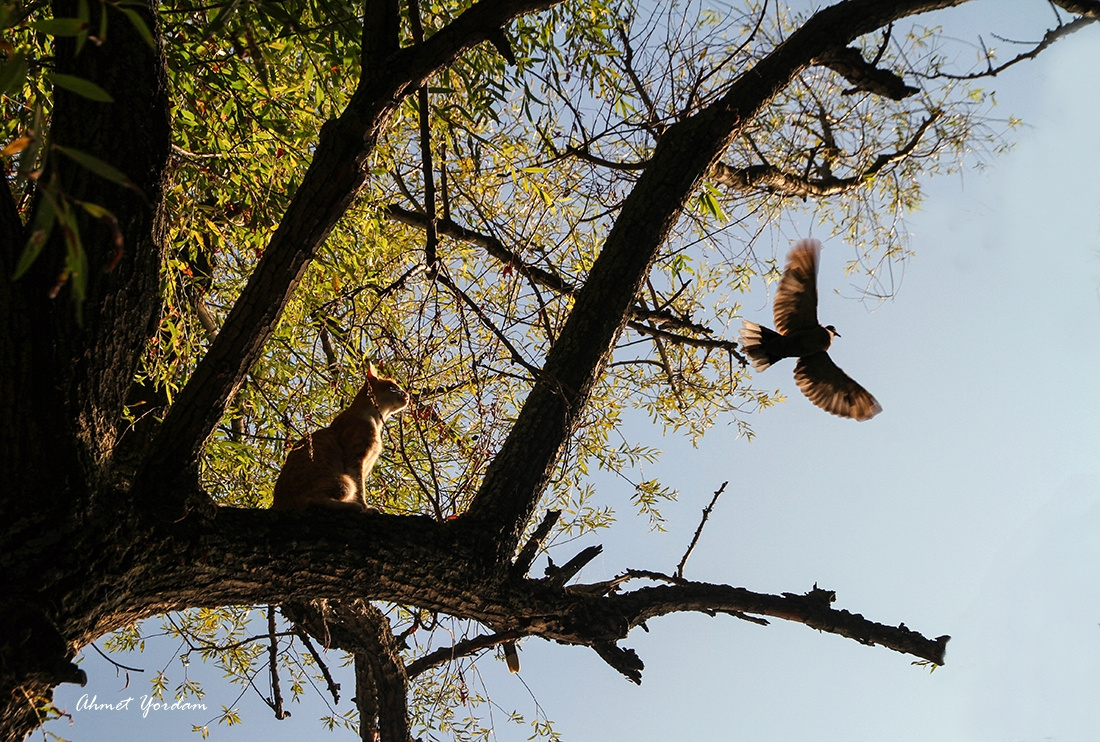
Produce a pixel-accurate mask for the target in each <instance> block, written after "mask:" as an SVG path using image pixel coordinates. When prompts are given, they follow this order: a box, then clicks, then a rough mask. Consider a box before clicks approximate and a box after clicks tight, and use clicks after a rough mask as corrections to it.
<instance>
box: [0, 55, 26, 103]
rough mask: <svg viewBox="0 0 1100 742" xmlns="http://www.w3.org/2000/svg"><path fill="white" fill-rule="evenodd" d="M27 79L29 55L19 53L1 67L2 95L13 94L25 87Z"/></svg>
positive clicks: (0, 88) (0, 91)
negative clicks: (24, 83)
mask: <svg viewBox="0 0 1100 742" xmlns="http://www.w3.org/2000/svg"><path fill="white" fill-rule="evenodd" d="M26 79H27V55H26V54H25V53H24V52H22V51H18V52H16V53H15V54H13V55H12V56H11V59H9V60H8V61H7V62H5V63H4V64H3V65H0V95H4V94H11V93H14V92H15V91H17V90H19V89H20V88H21V87H23V82H24V81H25V80H26Z"/></svg>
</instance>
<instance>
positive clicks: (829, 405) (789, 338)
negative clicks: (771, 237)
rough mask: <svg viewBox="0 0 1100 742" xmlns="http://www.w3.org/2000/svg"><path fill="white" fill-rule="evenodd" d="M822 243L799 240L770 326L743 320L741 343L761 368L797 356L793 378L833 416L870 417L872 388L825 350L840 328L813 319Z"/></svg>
mask: <svg viewBox="0 0 1100 742" xmlns="http://www.w3.org/2000/svg"><path fill="white" fill-rule="evenodd" d="M820 251H821V243H820V242H818V241H817V240H813V239H807V240H799V241H798V242H796V243H795V244H794V247H792V248H791V252H790V254H788V255H787V268H786V269H785V270H784V271H783V278H782V279H780V281H779V289H778V290H777V291H776V292H775V306H774V310H773V313H774V315H775V329H774V330H772V329H770V328H767V327H763V326H761V325H758V324H756V323H755V322H749V321H748V320H743V321H742V325H743V326H742V327H741V345H742V346H744V348H745V353H746V354H748V356H749V359H750V360H751V361H752V365H753V368H755V369H756V370H757V371H763V370H764V369H766V368H767V367H768V366H770V365H772V364H773V363H775V362H776V361H778V360H779V359H781V358H792V357H793V358H798V363H797V364H796V365H795V367H794V379H795V381H796V382H798V388H799V389H801V390H802V393H803V394H805V395H806V396H807V397H808V398H809V400H810V401H811V402H813V403H814V404H815V405H817V406H818V407H820V408H821V409H823V410H825V411H826V412H831V413H833V414H834V415H839V416H840V417H851V418H854V419H856V420H870V419H871V418H872V417H874V416H875V415H877V414H878V413H880V412H882V407H881V406H880V405H879V403H878V402H877V401H876V400H875V398H874V397H872V396H871V393H870V392H868V391H867V390H866V389H864V388H863V387H862V386H860V385H859V384H858V383H856V381H855V379H853V378H852V377H850V376H848V374H846V373H844V372H843V371H841V370H840V367H839V366H837V365H836V364H835V363H833V360H832V359H831V358H829V354H828V353H826V352H825V351H827V350H828V349H829V346H830V345H831V344H832V342H833V338H834V337H840V333H838V332H837V331H836V328H835V327H833V326H832V325H826V326H825V327H822V326H821V325H820V324H818V321H817V255H818V253H819V252H820Z"/></svg>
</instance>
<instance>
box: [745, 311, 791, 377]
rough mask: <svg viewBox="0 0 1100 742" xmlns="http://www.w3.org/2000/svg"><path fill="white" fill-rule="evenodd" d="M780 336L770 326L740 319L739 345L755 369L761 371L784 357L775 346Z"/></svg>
mask: <svg viewBox="0 0 1100 742" xmlns="http://www.w3.org/2000/svg"><path fill="white" fill-rule="evenodd" d="M782 337H783V336H782V335H780V334H779V333H778V332H776V331H775V330H773V329H771V328H770V327H764V326H763V325H758V324H756V323H755V322H749V321H748V320H747V319H746V320H741V345H742V347H744V349H745V355H747V356H748V357H749V360H750V361H752V367H753V368H755V369H756V370H757V371H763V370H764V369H766V368H767V367H768V366H771V365H772V364H773V363H775V362H776V361H778V360H779V359H780V358H785V356H784V355H783V354H782V353H780V352H779V351H778V348H777V346H778V342H777V341H778V340H779V339H780V338H782Z"/></svg>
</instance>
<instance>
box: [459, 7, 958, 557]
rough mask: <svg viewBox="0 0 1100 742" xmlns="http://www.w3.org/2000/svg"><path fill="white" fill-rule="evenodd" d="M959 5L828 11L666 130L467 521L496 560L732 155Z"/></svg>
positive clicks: (508, 549) (512, 543)
mask: <svg viewBox="0 0 1100 742" xmlns="http://www.w3.org/2000/svg"><path fill="white" fill-rule="evenodd" d="M962 1H963V0H893V1H891V2H883V1H881V0H848V1H847V2H841V3H838V4H837V5H834V6H832V7H829V8H826V9H824V10H822V11H820V12H818V13H816V14H815V15H814V16H813V17H811V18H810V19H809V20H808V21H807V22H806V23H805V24H803V25H802V27H801V28H799V29H798V30H797V31H795V32H794V33H793V34H791V36H790V37H789V38H788V39H787V40H786V41H784V42H783V43H781V44H780V45H779V46H778V47H776V49H775V50H774V51H773V52H772V53H771V54H769V55H768V56H766V57H765V58H763V59H762V60H761V61H760V62H759V63H757V64H756V65H755V66H754V67H753V68H752V69H749V70H747V71H745V72H744V73H743V74H741V75H740V76H739V77H738V78H737V80H735V81H734V82H733V83H732V84H731V85H730V88H729V90H728V92H727V93H726V94H725V95H723V96H722V97H721V98H720V99H718V100H717V101H715V102H714V103H713V104H711V105H709V106H707V107H706V108H704V109H703V110H701V111H700V112H699V113H697V114H695V115H694V116H691V117H690V118H687V119H684V120H682V121H680V122H677V123H676V124H673V125H672V126H670V127H669V128H668V129H667V130H666V132H665V133H664V135H663V136H662V137H661V139H660V140H659V141H658V143H657V146H656V148H655V150H654V152H653V157H652V158H651V160H650V163H649V167H648V168H647V169H646V170H645V172H644V173H643V174H642V175H641V176H640V177H639V179H638V182H637V184H636V185H635V186H634V189H633V190H632V192H631V193H630V195H629V196H628V197H627V199H626V201H625V202H624V203H623V208H622V211H621V213H620V215H619V218H618V219H617V220H616V222H615V226H614V227H612V229H611V231H610V233H609V234H608V236H607V240H606V242H605V244H604V247H603V249H602V250H601V252H600V255H599V257H598V258H597V259H596V262H595V263H594V264H593V266H592V270H591V272H590V273H589V277H588V281H587V283H586V284H585V286H584V288H583V289H582V290H581V291H580V292H579V293H578V294H577V298H576V303H575V305H574V308H573V311H572V312H571V313H570V316H569V318H568V320H567V321H566V323H565V326H564V327H563V329H562V332H561V334H560V335H559V337H558V339H557V341H556V342H555V344H554V346H553V347H552V348H551V350H550V353H549V354H548V356H547V359H546V364H545V366H544V368H543V373H542V375H541V376H540V377H539V379H538V381H537V382H536V384H535V385H534V387H533V388H532V390H531V393H530V394H529V395H528V398H527V401H526V402H525V404H524V406H523V409H522V410H521V411H520V414H519V416H518V418H517V420H516V424H515V426H514V428H513V429H512V432H511V434H510V435H509V436H508V438H507V439H506V440H505V442H504V444H503V446H502V448H501V450H500V452H499V453H498V455H497V456H496V458H495V459H494V460H493V462H492V464H491V465H490V466H489V469H488V471H487V473H486V476H485V480H484V482H483V484H482V486H481V488H480V490H479V491H478V493H477V495H476V496H475V498H474V500H473V502H472V504H471V506H470V509H469V511H468V514H467V518H468V519H469V521H470V522H471V523H472V524H475V526H476V527H477V528H478V529H479V530H481V531H482V532H483V533H484V534H486V535H487V536H488V537H490V538H491V539H492V540H493V542H494V543H495V544H497V546H498V548H499V550H500V551H499V552H498V557H499V558H508V557H510V556H511V554H512V553H513V551H514V549H515V548H516V545H517V543H518V540H519V535H520V533H521V531H522V530H523V528H524V526H525V524H526V523H527V521H528V519H529V518H530V517H531V515H532V513H533V512H534V511H535V508H536V506H537V503H538V499H539V497H540V496H541V494H542V491H543V489H544V488H545V486H546V483H547V482H548V481H549V478H550V476H551V473H552V471H553V467H554V466H555V464H556V463H557V461H558V458H559V456H560V453H561V451H563V450H564V447H565V445H566V443H567V441H568V440H569V437H570V436H572V435H573V433H574V432H575V430H576V426H577V425H578V424H579V421H580V420H581V411H582V409H583V407H584V405H585V403H586V401H587V399H588V396H589V394H590V392H591V390H592V389H593V387H594V386H595V384H596V381H597V380H598V379H599V377H600V374H601V373H602V370H603V367H604V364H605V363H606V362H607V360H608V358H609V355H610V352H611V349H612V348H613V347H614V344H615V342H616V339H617V338H618V336H619V333H620V332H621V331H622V328H623V325H624V324H625V322H626V320H627V319H628V317H629V314H630V307H631V306H633V304H634V302H635V301H636V298H637V295H638V291H639V290H640V288H641V286H642V284H643V282H644V280H645V277H646V275H647V274H648V272H649V268H650V266H651V265H652V263H653V260H654V258H655V256H656V255H657V251H658V250H659V248H660V246H661V245H662V244H663V243H664V241H665V240H666V239H667V237H668V235H669V233H670V232H671V230H672V228H673V226H674V225H675V223H676V222H677V220H678V219H679V217H680V214H681V213H682V211H683V209H684V207H685V205H686V204H687V202H688V200H689V199H690V197H691V194H692V193H693V192H694V191H695V189H696V188H697V186H698V184H699V182H700V181H701V180H702V179H703V177H704V176H705V175H706V174H707V173H708V172H709V171H710V169H711V167H712V166H713V165H714V163H715V162H716V161H717V160H718V158H719V157H720V156H721V155H722V153H723V152H725V150H726V148H727V147H728V146H729V145H730V144H731V143H732V141H733V140H734V139H735V138H736V137H737V136H738V135H739V134H740V133H741V132H742V131H743V130H744V128H745V127H746V126H747V125H748V124H749V123H750V122H751V120H752V119H753V117H755V116H756V115H757V114H758V113H759V112H760V111H761V110H763V108H764V106H765V105H766V104H767V103H768V101H770V100H771V99H772V97H774V96H775V95H776V94H777V93H778V92H779V91H780V90H782V89H783V88H784V87H786V85H787V84H788V83H789V82H790V80H791V79H792V78H793V77H794V76H795V75H796V74H798V73H799V72H800V71H801V70H802V69H804V68H805V67H807V66H808V65H810V64H812V62H813V60H814V59H815V58H816V57H818V56H820V55H821V54H823V53H825V52H826V51H828V50H830V49H838V48H843V47H845V46H847V45H848V44H849V43H851V42H852V41H853V40H855V39H856V38H858V37H859V36H862V35H863V34H866V33H869V32H871V31H873V30H875V29H877V28H880V27H881V26H883V25H885V24H887V23H890V22H892V21H894V20H897V19H899V18H902V17H905V16H909V15H913V14H916V13H920V12H924V11H928V10H933V9H936V8H942V7H947V6H951V5H957V4H960V2H962Z"/></svg>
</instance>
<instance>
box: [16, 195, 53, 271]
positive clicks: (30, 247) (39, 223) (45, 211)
mask: <svg viewBox="0 0 1100 742" xmlns="http://www.w3.org/2000/svg"><path fill="white" fill-rule="evenodd" d="M56 219H57V212H56V211H55V209H54V202H53V199H52V198H50V197H49V195H46V196H45V198H43V199H42V201H41V202H40V204H39V206H38V213H37V214H35V216H34V224H33V225H32V226H31V236H30V237H28V238H27V244H26V245H25V246H24V247H23V254H22V255H20V256H19V264H18V265H16V266H15V273H14V274H13V275H12V277H11V280H13V281H18V280H19V278H20V277H21V276H22V275H23V274H24V273H26V272H27V270H28V269H29V268H30V267H31V266H32V265H33V264H34V261H35V260H36V259H37V258H38V255H39V253H41V252H42V248H43V247H44V246H45V244H46V240H47V239H48V238H49V236H50V232H52V231H53V225H54V222H55V221H56Z"/></svg>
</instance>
